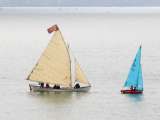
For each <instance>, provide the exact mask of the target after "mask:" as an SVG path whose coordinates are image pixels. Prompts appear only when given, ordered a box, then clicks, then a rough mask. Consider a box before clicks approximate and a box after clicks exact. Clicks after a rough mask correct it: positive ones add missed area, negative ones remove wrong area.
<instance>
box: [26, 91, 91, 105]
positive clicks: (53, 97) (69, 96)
mask: <svg viewBox="0 0 160 120" xmlns="http://www.w3.org/2000/svg"><path fill="white" fill-rule="evenodd" d="M87 94H88V93H86V92H80V93H77V92H29V93H28V95H30V97H34V98H35V99H37V100H38V101H41V102H46V103H50V104H66V103H70V102H74V101H76V100H79V99H81V97H85V96H86V95H87Z"/></svg>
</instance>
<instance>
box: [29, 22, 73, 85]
mask: <svg viewBox="0 0 160 120" xmlns="http://www.w3.org/2000/svg"><path fill="white" fill-rule="evenodd" d="M49 30H50V31H49ZM53 31H55V33H54V35H53V37H52V39H51V40H50V42H49V44H48V46H47V48H46V49H45V51H44V52H43V54H42V55H41V57H40V59H39V61H38V63H37V64H36V66H35V67H34V69H33V70H32V72H31V73H30V75H29V76H28V80H31V81H37V82H44V83H49V84H59V85H62V86H64V87H71V85H72V81H71V61H70V56H69V52H68V47H67V45H66V43H65V41H64V39H63V36H62V34H61V32H60V31H59V29H58V26H57V25H55V26H52V27H51V28H50V29H48V32H49V33H51V32H53Z"/></svg>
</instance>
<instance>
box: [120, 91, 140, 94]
mask: <svg viewBox="0 0 160 120" xmlns="http://www.w3.org/2000/svg"><path fill="white" fill-rule="evenodd" d="M121 93H122V94H142V93H143V91H142V90H121Z"/></svg>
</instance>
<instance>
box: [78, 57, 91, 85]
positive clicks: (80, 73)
mask: <svg viewBox="0 0 160 120" xmlns="http://www.w3.org/2000/svg"><path fill="white" fill-rule="evenodd" d="M75 65H76V68H75V69H76V71H75V73H76V75H75V76H76V77H75V78H76V81H78V82H80V83H83V84H86V85H90V83H89V81H88V80H87V78H86V76H85V74H84V72H83V71H82V69H81V66H80V64H79V63H78V61H77V60H75Z"/></svg>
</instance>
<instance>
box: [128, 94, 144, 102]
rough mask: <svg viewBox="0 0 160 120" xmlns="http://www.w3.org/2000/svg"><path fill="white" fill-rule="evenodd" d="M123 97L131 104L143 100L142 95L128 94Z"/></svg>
mask: <svg viewBox="0 0 160 120" xmlns="http://www.w3.org/2000/svg"><path fill="white" fill-rule="evenodd" d="M125 97H126V98H127V99H128V100H129V101H131V102H142V101H143V100H144V95H143V94H132V95H131V94H128V95H125Z"/></svg>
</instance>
